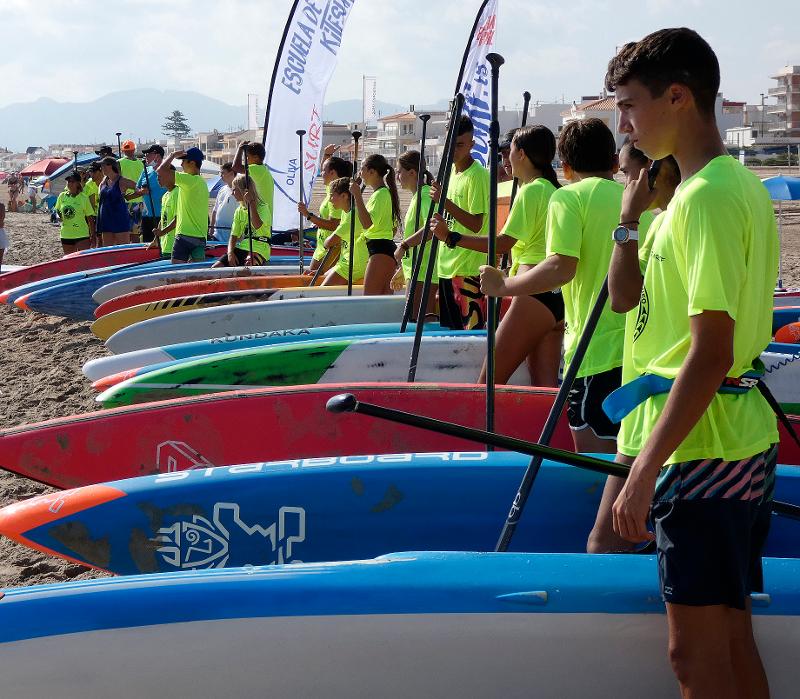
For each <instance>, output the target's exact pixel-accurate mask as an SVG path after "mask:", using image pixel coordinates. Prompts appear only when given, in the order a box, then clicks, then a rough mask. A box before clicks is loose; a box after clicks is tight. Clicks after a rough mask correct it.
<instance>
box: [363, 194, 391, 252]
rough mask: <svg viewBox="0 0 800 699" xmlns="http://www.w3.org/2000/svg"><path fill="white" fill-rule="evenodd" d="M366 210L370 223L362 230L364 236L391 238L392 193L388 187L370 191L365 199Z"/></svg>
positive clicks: (377, 238) (376, 238)
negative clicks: (370, 193)
mask: <svg viewBox="0 0 800 699" xmlns="http://www.w3.org/2000/svg"><path fill="white" fill-rule="evenodd" d="M367 212H368V213H369V216H370V218H371V219H372V225H371V226H370V227H369V228H367V229H366V230H365V231H364V237H365V238H366V239H367V240H393V239H394V217H393V216H392V195H391V194H390V193H389V188H388V187H381V188H380V189H376V190H375V191H374V192H373V193H372V196H370V198H369V199H368V200H367Z"/></svg>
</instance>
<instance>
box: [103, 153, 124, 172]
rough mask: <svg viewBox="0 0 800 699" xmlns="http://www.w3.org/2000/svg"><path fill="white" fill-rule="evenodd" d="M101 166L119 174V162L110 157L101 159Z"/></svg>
mask: <svg viewBox="0 0 800 699" xmlns="http://www.w3.org/2000/svg"><path fill="white" fill-rule="evenodd" d="M100 164H101V165H108V166H109V167H110V168H111V169H112V170H113V171H114V172H115V173H117V174H119V161H118V160H117V159H116V158H112V157H111V156H110V155H109V156H106V157H105V158H101V159H100Z"/></svg>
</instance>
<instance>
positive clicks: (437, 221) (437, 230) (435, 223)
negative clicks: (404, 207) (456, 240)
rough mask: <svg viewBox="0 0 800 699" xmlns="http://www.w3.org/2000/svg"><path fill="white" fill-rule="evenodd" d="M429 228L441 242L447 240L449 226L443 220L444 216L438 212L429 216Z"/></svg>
mask: <svg viewBox="0 0 800 699" xmlns="http://www.w3.org/2000/svg"><path fill="white" fill-rule="evenodd" d="M430 230H431V233H433V234H434V235H435V236H436V237H437V238H438V239H439V240H441V241H442V242H443V243H444V242H447V236H448V235H450V228H449V227H448V225H447V221H445V220H444V216H442V215H441V214H439V213H436V214H434V215H433V216H432V217H431V226H430Z"/></svg>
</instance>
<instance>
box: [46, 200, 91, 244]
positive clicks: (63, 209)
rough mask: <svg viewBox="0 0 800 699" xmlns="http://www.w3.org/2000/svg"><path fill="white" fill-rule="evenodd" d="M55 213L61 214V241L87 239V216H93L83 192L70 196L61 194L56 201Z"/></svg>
mask: <svg viewBox="0 0 800 699" xmlns="http://www.w3.org/2000/svg"><path fill="white" fill-rule="evenodd" d="M55 209H56V211H58V213H59V214H61V240H78V239H80V238H88V237H89V222H88V221H87V220H86V217H87V216H94V210H93V209H92V205H91V204H90V203H89V197H87V196H86V195H85V194H84V193H83V192H78V194H77V195H76V196H74V197H73V196H72V195H71V194H70V193H69V192H66V191H65V192H61V194H59V195H58V199H56V205H55Z"/></svg>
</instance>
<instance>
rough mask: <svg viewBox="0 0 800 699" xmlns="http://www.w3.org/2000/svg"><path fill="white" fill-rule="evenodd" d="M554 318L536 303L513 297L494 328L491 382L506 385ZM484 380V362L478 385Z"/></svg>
mask: <svg viewBox="0 0 800 699" xmlns="http://www.w3.org/2000/svg"><path fill="white" fill-rule="evenodd" d="M554 324H555V318H553V314H552V313H551V312H550V310H549V309H548V308H547V306H545V305H544V304H543V303H541V302H540V301H537V300H536V299H532V298H530V296H517V297H515V298H514V299H513V300H512V301H511V306H510V307H509V309H508V312H507V313H506V314H505V316H503V320H502V321H501V322H500V325H499V326H498V328H497V336H496V339H495V347H496V349H495V369H494V371H495V382H496V383H498V384H504V383H507V382H508V380H509V379H510V378H511V375H512V374H513V373H514V372H515V371H516V369H517V367H518V366H519V365H520V364H522V362H524V361H525V357H526V356H527V355H528V353H529V352H530V351H531V349H532V348H533V347H536V346H537V345H538V344H539V343H540V342H541V341H542V339H543V338H544V337H545V336H546V335H547V334H548V333H549V332H550V331H551V330H552V329H553V327H554ZM485 381H486V361H485V360H484V362H483V366H482V367H481V373H480V376H479V377H478V383H485Z"/></svg>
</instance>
